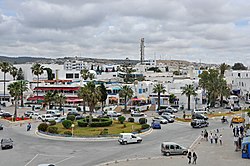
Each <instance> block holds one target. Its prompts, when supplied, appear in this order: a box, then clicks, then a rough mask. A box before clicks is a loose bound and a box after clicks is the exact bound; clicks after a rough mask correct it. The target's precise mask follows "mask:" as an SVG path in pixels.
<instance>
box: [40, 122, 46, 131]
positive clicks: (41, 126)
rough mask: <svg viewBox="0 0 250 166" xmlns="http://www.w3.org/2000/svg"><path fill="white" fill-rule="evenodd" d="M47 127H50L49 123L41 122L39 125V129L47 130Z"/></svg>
mask: <svg viewBox="0 0 250 166" xmlns="http://www.w3.org/2000/svg"><path fill="white" fill-rule="evenodd" d="M47 128H48V125H47V123H41V124H39V126H38V131H43V132H45V131H47Z"/></svg>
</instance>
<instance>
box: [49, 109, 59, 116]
mask: <svg viewBox="0 0 250 166" xmlns="http://www.w3.org/2000/svg"><path fill="white" fill-rule="evenodd" d="M46 114H51V115H53V116H54V117H60V116H61V113H60V111H59V110H47V111H46Z"/></svg>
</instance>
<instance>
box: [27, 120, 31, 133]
mask: <svg viewBox="0 0 250 166" xmlns="http://www.w3.org/2000/svg"><path fill="white" fill-rule="evenodd" d="M30 129H31V124H30V122H29V123H28V125H27V131H30Z"/></svg>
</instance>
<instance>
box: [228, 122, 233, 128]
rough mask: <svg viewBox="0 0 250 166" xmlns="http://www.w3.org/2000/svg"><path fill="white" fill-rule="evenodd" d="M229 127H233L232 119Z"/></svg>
mask: <svg viewBox="0 0 250 166" xmlns="http://www.w3.org/2000/svg"><path fill="white" fill-rule="evenodd" d="M229 127H230V128H233V127H234V125H233V122H232V120H231V122H230V126H229Z"/></svg>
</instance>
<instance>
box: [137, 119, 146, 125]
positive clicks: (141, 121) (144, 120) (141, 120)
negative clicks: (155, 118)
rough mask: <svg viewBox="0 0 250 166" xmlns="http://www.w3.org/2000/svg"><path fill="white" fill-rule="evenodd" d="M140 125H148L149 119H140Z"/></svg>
mask: <svg viewBox="0 0 250 166" xmlns="http://www.w3.org/2000/svg"><path fill="white" fill-rule="evenodd" d="M139 123H140V124H146V123H147V119H146V118H140V119H139Z"/></svg>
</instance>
